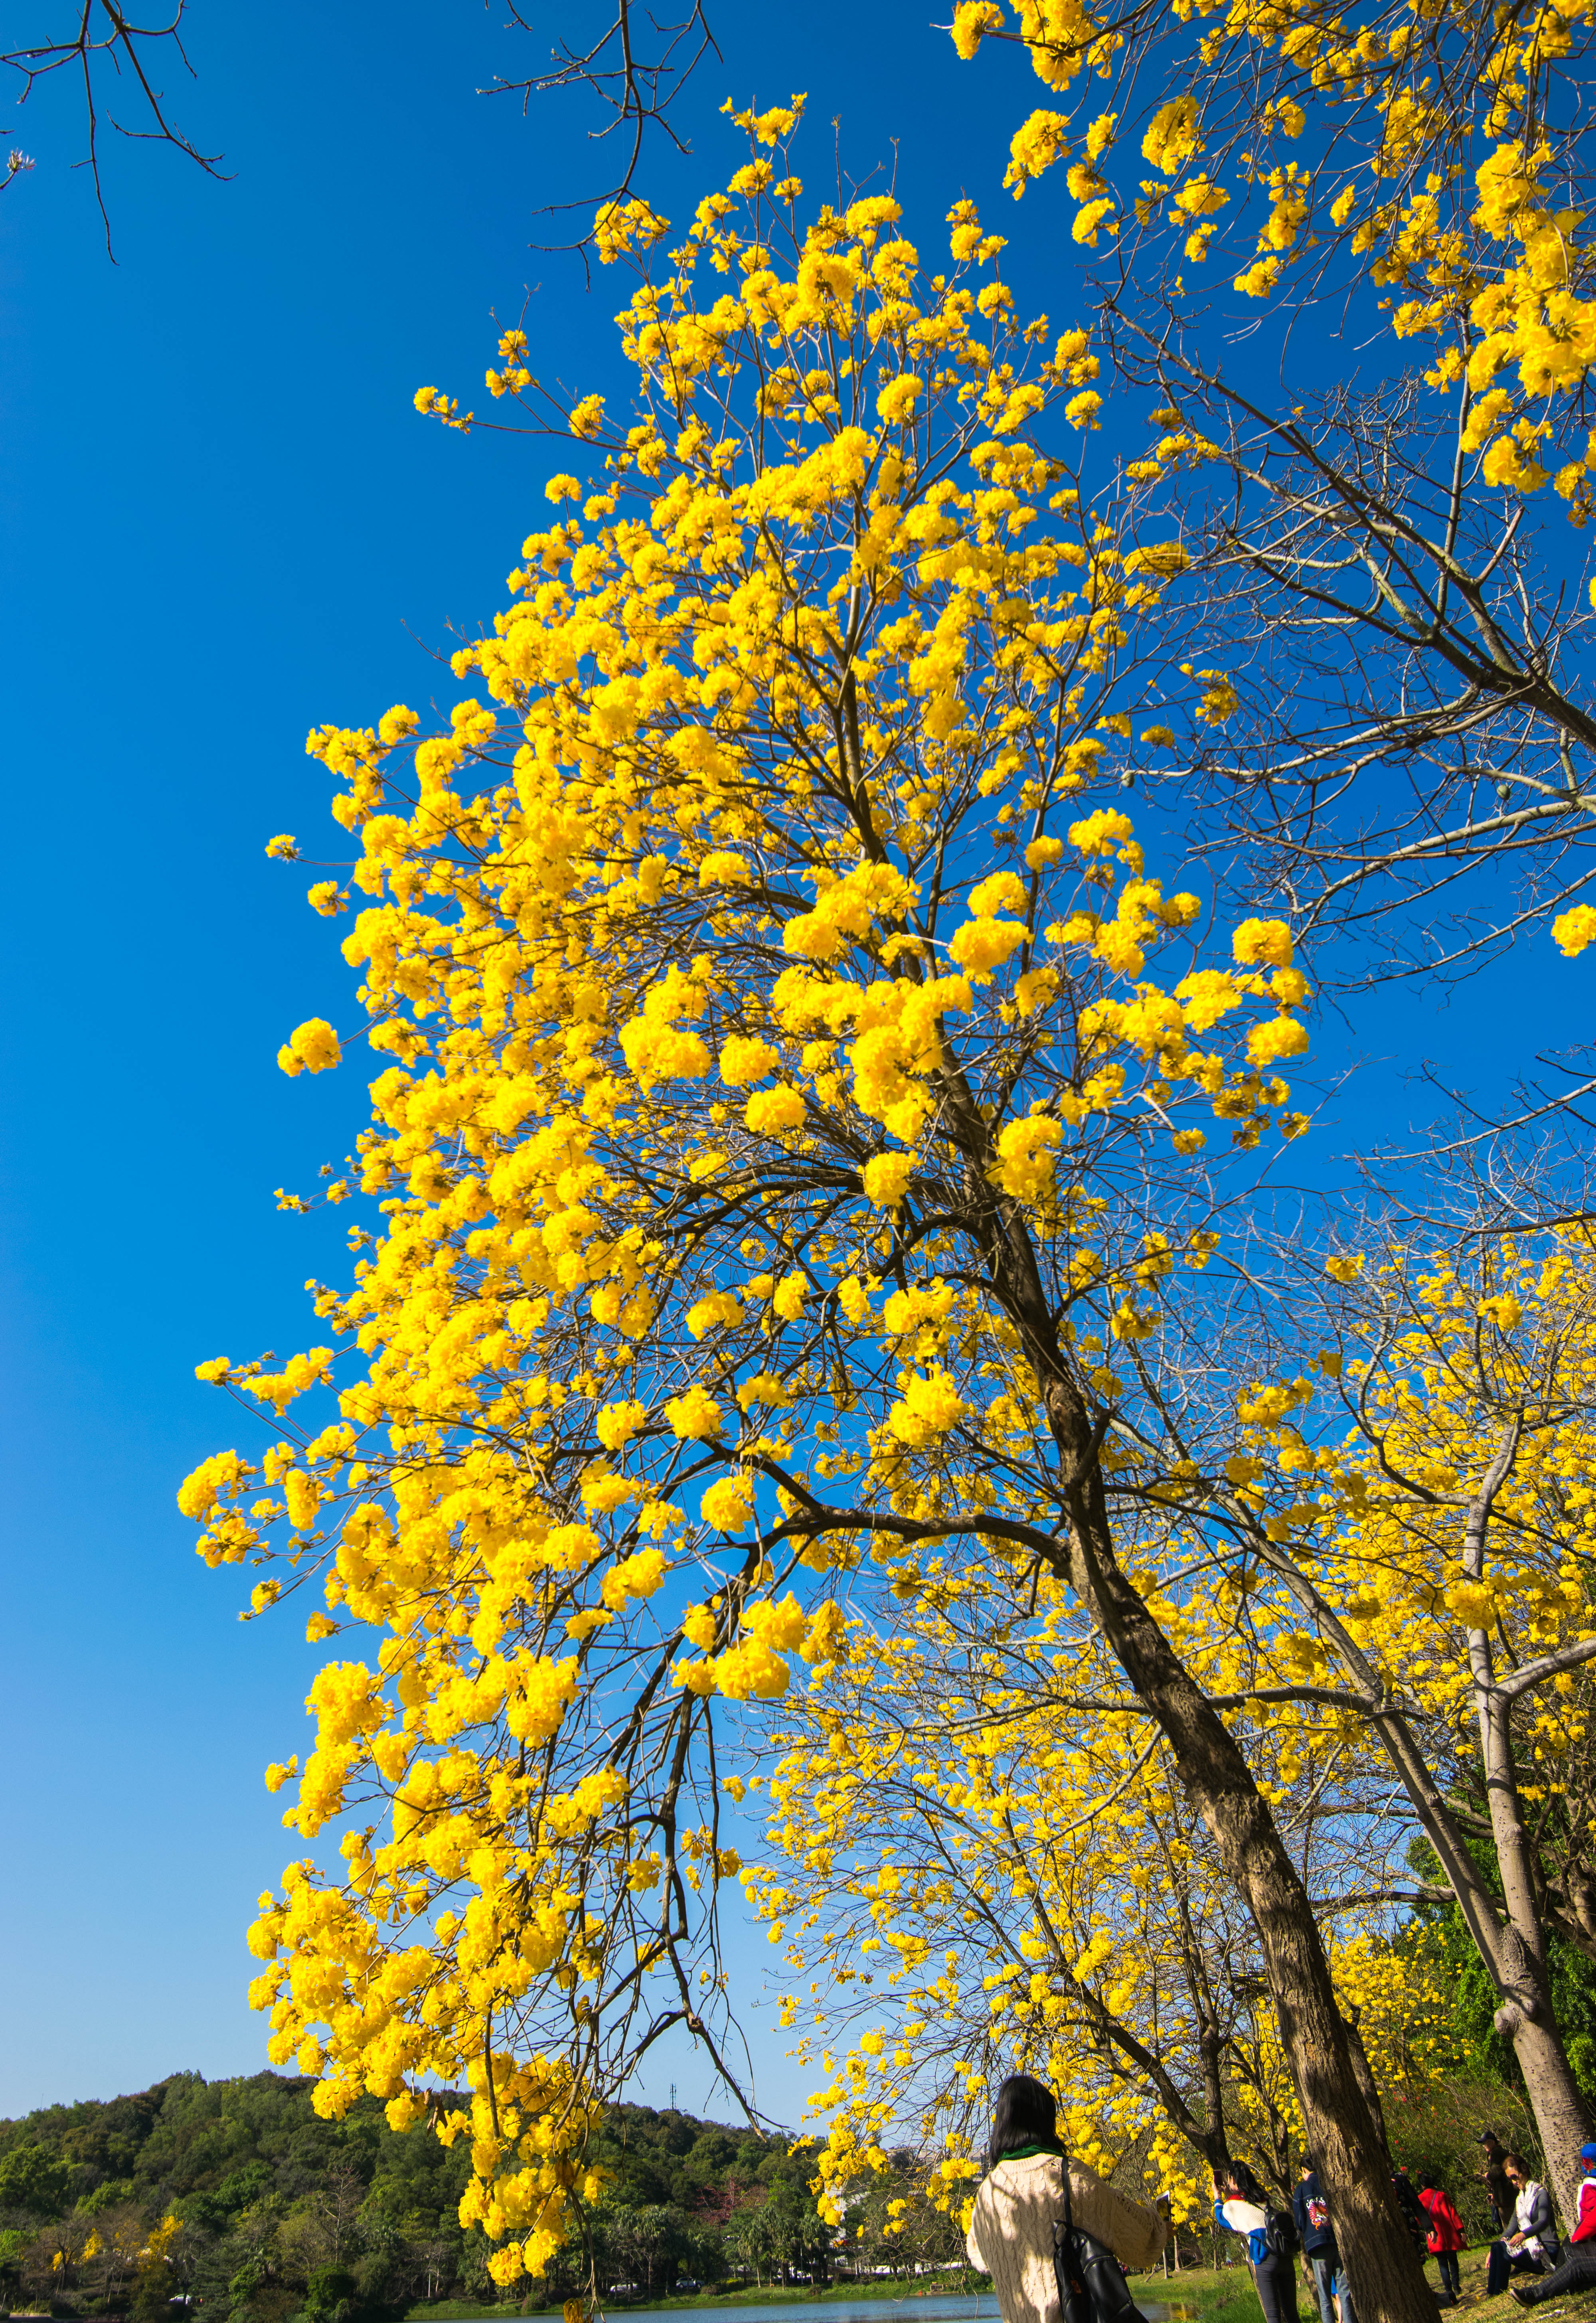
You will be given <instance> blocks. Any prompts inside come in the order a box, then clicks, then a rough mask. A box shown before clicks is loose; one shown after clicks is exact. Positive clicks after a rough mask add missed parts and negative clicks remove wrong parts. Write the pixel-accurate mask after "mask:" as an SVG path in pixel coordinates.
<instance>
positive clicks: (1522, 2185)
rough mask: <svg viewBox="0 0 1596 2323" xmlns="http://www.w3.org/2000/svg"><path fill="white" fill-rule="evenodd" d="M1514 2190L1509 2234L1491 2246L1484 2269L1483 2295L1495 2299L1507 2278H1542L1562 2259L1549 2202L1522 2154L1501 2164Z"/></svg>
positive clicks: (1508, 2157)
mask: <svg viewBox="0 0 1596 2323" xmlns="http://www.w3.org/2000/svg"><path fill="white" fill-rule="evenodd" d="M1502 2167H1503V2169H1504V2170H1505V2171H1507V2173H1508V2181H1509V2184H1510V2185H1511V2186H1512V2188H1513V2190H1514V2197H1515V2199H1514V2202H1513V2221H1512V2225H1511V2227H1509V2230H1508V2232H1507V2233H1506V2234H1505V2235H1503V2236H1501V2237H1500V2240H1498V2241H1496V2242H1493V2243H1492V2244H1491V2256H1490V2258H1489V2259H1488V2260H1487V2262H1486V2268H1485V2295H1486V2297H1487V2298H1488V2299H1494V2298H1495V2296H1496V2294H1497V2292H1498V2291H1505V2290H1506V2289H1507V2287H1508V2277H1509V2275H1510V2274H1545V2273H1546V2272H1547V2271H1548V2269H1549V2268H1552V2267H1555V2265H1556V2263H1557V2262H1558V2260H1559V2259H1560V2258H1561V2257H1562V2255H1563V2246H1562V2245H1561V2244H1560V2243H1559V2241H1558V2239H1557V2227H1556V2222H1555V2219H1554V2218H1553V2216H1552V2198H1551V2196H1550V2195H1549V2194H1548V2193H1547V2191H1546V2188H1545V2187H1544V2186H1543V2185H1542V2184H1541V2183H1540V2181H1539V2180H1538V2179H1535V2178H1532V2177H1531V2176H1530V2174H1529V2170H1528V2167H1527V2163H1526V2162H1525V2160H1524V2157H1523V2155H1522V2154H1521V2153H1509V2154H1508V2155H1507V2156H1506V2157H1505V2158H1504V2160H1503V2162H1502Z"/></svg>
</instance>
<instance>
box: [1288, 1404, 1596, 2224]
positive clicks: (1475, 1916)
mask: <svg viewBox="0 0 1596 2323" xmlns="http://www.w3.org/2000/svg"><path fill="white" fill-rule="evenodd" d="M1516 1449H1517V1438H1516V1437H1509V1442H1508V1443H1507V1444H1506V1445H1504V1446H1503V1447H1502V1450H1501V1452H1500V1453H1499V1455H1498V1456H1497V1458H1496V1459H1495V1460H1494V1461H1493V1462H1492V1464H1491V1468H1490V1469H1489V1470H1488V1472H1487V1474H1486V1476H1485V1478H1484V1481H1483V1482H1482V1483H1481V1488H1480V1491H1479V1492H1478V1493H1477V1494H1476V1496H1475V1498H1474V1499H1473V1501H1472V1502H1471V1503H1470V1506H1469V1510H1468V1514H1467V1519H1466V1522H1465V1527H1464V1543H1463V1569H1464V1571H1465V1572H1466V1573H1468V1574H1469V1575H1471V1577H1472V1578H1473V1579H1476V1580H1478V1579H1480V1578H1481V1575H1482V1574H1483V1571H1484V1564H1485V1543H1486V1535H1487V1529H1488V1527H1489V1523H1490V1518H1491V1507H1492V1504H1493V1502H1494V1501H1495V1498H1496V1495H1497V1493H1498V1492H1500V1489H1501V1486H1502V1483H1504V1481H1505V1479H1506V1477H1507V1475H1508V1474H1509V1471H1510V1469H1511V1466H1512V1460H1513V1456H1514V1454H1515V1452H1516ZM1252 1546H1253V1547H1256V1548H1257V1549H1258V1551H1259V1554H1260V1555H1261V1556H1262V1558H1263V1560H1264V1562H1265V1563H1266V1564H1267V1565H1269V1566H1270V1570H1271V1571H1272V1572H1274V1573H1276V1574H1277V1575H1279V1576H1280V1579H1281V1580H1283V1581H1284V1582H1285V1584H1286V1585H1287V1587H1288V1588H1289V1589H1290V1591H1291V1592H1292V1594H1293V1595H1294V1596H1295V1597H1296V1598H1297V1601H1298V1603H1299V1605H1300V1606H1301V1607H1302V1609H1303V1611H1304V1612H1305V1613H1306V1614H1307V1616H1308V1618H1309V1619H1310V1620H1311V1621H1312V1622H1313V1625H1314V1628H1315V1630H1316V1631H1317V1633H1318V1635H1319V1636H1320V1638H1321V1639H1323V1640H1324V1642H1325V1644H1326V1645H1327V1646H1328V1647H1329V1648H1330V1650H1331V1651H1332V1652H1333V1653H1334V1654H1335V1657H1336V1659H1337V1660H1338V1661H1339V1662H1340V1664H1341V1666H1342V1668H1343V1669H1344V1671H1345V1673H1346V1675H1347V1676H1348V1677H1349V1678H1351V1679H1352V1681H1353V1684H1354V1685H1356V1686H1357V1687H1358V1689H1359V1691H1360V1692H1361V1694H1362V1695H1363V1697H1364V1709H1365V1712H1366V1714H1367V1716H1368V1718H1369V1722H1370V1725H1371V1727H1372V1729H1373V1731H1374V1732H1375V1733H1376V1734H1377V1735H1378V1736H1379V1737H1380V1742H1381V1743H1382V1745H1383V1746H1384V1749H1385V1751H1386V1755H1387V1757H1388V1758H1390V1762H1391V1765H1392V1767H1394V1768H1395V1770H1396V1773H1397V1776H1398V1778H1399V1781H1400V1783H1401V1785H1402V1787H1403V1789H1404V1790H1405V1791H1406V1792H1407V1794H1408V1803H1409V1804H1410V1805H1411V1806H1412V1808H1413V1811H1414V1813H1415V1814H1416V1816H1417V1819H1418V1822H1419V1823H1420V1825H1421V1827H1422V1829H1423V1831H1424V1834H1425V1836H1426V1839H1427V1840H1428V1841H1429V1842H1430V1844H1431V1846H1432V1847H1433V1848H1434V1849H1435V1852H1436V1854H1437V1855H1438V1856H1439V1858H1440V1859H1441V1868H1442V1871H1443V1873H1444V1874H1445V1879H1446V1884H1447V1886H1448V1887H1450V1888H1451V1890H1452V1892H1453V1895H1454V1896H1455V1897H1456V1899H1457V1906H1458V1909H1459V1911H1460V1912H1461V1913H1462V1914H1463V1924H1464V1926H1465V1927H1466V1928H1467V1930H1468V1932H1469V1934H1470V1937H1471V1938H1472V1942H1473V1945H1474V1949H1475V1951H1477V1952H1478V1953H1479V1955H1480V1958H1481V1960H1482V1961H1483V1962H1484V1964H1485V1967H1486V1969H1488V1970H1489V1972H1490V1976H1491V1982H1492V1983H1493V1984H1494V1985H1495V1987H1496V1990H1497V1997H1498V2003H1499V2005H1498V2007H1497V2011H1496V2029H1497V2032H1498V2033H1499V2034H1500V2036H1501V2038H1502V2039H1503V2040H1504V2041H1506V2042H1507V2043H1509V2046H1510V2047H1511V2049H1512V2051H1513V2054H1514V2057H1515V2059H1516V2060H1517V2061H1518V2068H1519V2070H1520V2071H1521V2072H1522V2073H1523V2075H1524V2089H1525V2094H1526V2096H1527V2098H1528V2100H1529V2108H1530V2111H1531V2112H1532V2113H1533V2114H1534V2116H1535V2122H1536V2132H1537V2134H1538V2135H1539V2137H1540V2141H1541V2148H1542V2152H1543V2153H1544V2155H1545V2157H1546V2182H1547V2184H1548V2186H1549V2187H1550V2188H1551V2190H1552V2194H1553V2198H1554V2199H1555V2202H1556V2204H1557V2207H1558V2208H1559V2210H1560V2211H1561V2213H1562V2215H1563V2219H1564V2226H1565V2227H1572V2225H1573V2219H1574V2215H1575V2211H1576V2209H1577V2207H1578V2189H1579V2181H1580V2176H1581V2171H1580V2167H1579V2162H1578V2154H1579V2149H1580V2147H1581V2146H1582V2144H1584V2142H1585V2140H1586V2139H1587V2138H1588V2137H1589V2136H1590V2135H1591V2126H1590V2114H1589V2111H1588V2109H1587V2107H1586V2106H1585V2104H1584V2100H1583V2099H1582V2098H1581V2096H1580V2093H1579V2089H1578V2086H1577V2085H1576V2083H1575V2081H1574V2078H1573V2072H1572V2071H1571V2070H1570V2067H1569V2063H1568V2059H1567V2056H1566V2055H1565V2053H1564V2048H1563V2042H1562V2038H1561V2035H1560V2034H1559V2033H1558V2030H1557V2023H1556V2017H1555V2013H1554V2011H1553V2007H1552V1987H1551V1978H1550V1975H1549V1972H1548V1963H1547V1959H1546V1918H1545V1914H1544V1913H1543V1912H1542V1909H1541V1903H1540V1893H1539V1888H1538V1886H1537V1883H1536V1862H1535V1855H1534V1850H1533V1847H1532V1845H1531V1842H1530V1839H1529V1835H1528V1833H1527V1832H1526V1830H1525V1828H1524V1817H1523V1811H1522V1806H1521V1804H1520V1799H1519V1792H1518V1767H1517V1763H1516V1760H1515V1757H1514V1751H1513V1736H1512V1712H1511V1705H1510V1703H1509V1702H1508V1701H1506V1700H1505V1699H1504V1698H1503V1696H1502V1695H1501V1694H1500V1691H1499V1690H1498V1687H1497V1685H1496V1678H1495V1667H1494V1657H1493V1653H1492V1648H1491V1638H1490V1634H1489V1632H1488V1631H1485V1630H1474V1631H1472V1632H1471V1635H1470V1639H1469V1665H1470V1676H1471V1679H1472V1686H1473V1693H1474V1709H1475V1716H1476V1720H1477V1722H1478V1726H1479V1732H1480V1754H1481V1772H1482V1774H1483V1777H1484V1782H1485V1795H1486V1800H1487V1804H1488V1807H1489V1812H1490V1816H1491V1841H1492V1849H1493V1852H1494V1854H1495V1856H1496V1862H1497V1868H1498V1871H1499V1873H1500V1878H1501V1883H1502V1896H1503V1899H1504V1902H1505V1905H1506V1919H1505V1924H1504V1918H1503V1913H1502V1910H1501V1907H1500V1906H1499V1905H1498V1903H1497V1900H1496V1898H1495V1896H1493V1895H1492V1894H1491V1890H1490V1888H1489V1887H1487V1886H1486V1884H1485V1881H1484V1880H1483V1879H1482V1878H1481V1875H1480V1868H1479V1866H1478V1865H1477V1864H1476V1862H1475V1861H1474V1859H1473V1857H1472V1855H1471V1854H1470V1852H1469V1849H1468V1843H1467V1841H1466V1840H1465V1838H1464V1835H1463V1827H1462V1825H1461V1823H1459V1821H1458V1818H1457V1816H1456V1814H1455V1813H1454V1811H1453V1808H1452V1804H1451V1803H1450V1801H1449V1800H1448V1799H1447V1798H1446V1797H1445V1794H1444V1793H1443V1792H1442V1790H1441V1787H1440V1786H1439V1784H1438V1783H1437V1782H1436V1780H1435V1775H1434V1773H1433V1772H1432V1770H1431V1767H1430V1763H1429V1760H1428V1759H1427V1758H1426V1755H1425V1753H1424V1750H1423V1749H1422V1748H1421V1747H1420V1745H1419V1743H1418V1740H1417V1738H1416V1736H1415V1734H1414V1731H1413V1727H1412V1724H1411V1722H1409V1719H1408V1715H1407V1713H1406V1712H1405V1711H1404V1710H1403V1709H1402V1708H1401V1707H1400V1706H1399V1703H1396V1702H1395V1701H1393V1699H1392V1693H1391V1689H1390V1685H1389V1684H1388V1682H1387V1680H1386V1677H1385V1675H1384V1673H1383V1672H1382V1671H1381V1670H1380V1669H1378V1668H1377V1667H1376V1666H1375V1665H1374V1664H1373V1663H1372V1662H1371V1661H1370V1659H1369V1657H1368V1656H1367V1655H1366V1654H1365V1653H1364V1651H1363V1649H1362V1647H1361V1646H1360V1645H1359V1644H1358V1643H1357V1641H1356V1640H1355V1639H1353V1637H1352V1636H1351V1634H1350V1632H1349V1631H1348V1630H1347V1629H1346V1627H1345V1625H1344V1623H1343V1622H1342V1621H1340V1619H1339V1618H1338V1617H1337V1615H1336V1612H1335V1608H1334V1607H1333V1606H1331V1605H1329V1604H1327V1603H1326V1602H1325V1600H1324V1599H1323V1598H1322V1597H1321V1596H1320V1595H1319V1593H1318V1592H1317V1590H1316V1588H1315V1587H1314V1585H1313V1584H1312V1582H1311V1581H1310V1580H1309V1579H1308V1578H1307V1575H1306V1574H1303V1573H1301V1572H1299V1571H1298V1567H1297V1566H1296V1565H1294V1564H1293V1563H1292V1561H1291V1559H1290V1558H1289V1557H1288V1556H1284V1555H1283V1554H1282V1553H1281V1552H1280V1550H1279V1549H1278V1548H1276V1547H1274V1545H1273V1544H1272V1543H1271V1542H1269V1541H1267V1540H1266V1539H1265V1538H1264V1537H1263V1535H1262V1534H1261V1533H1256V1534H1254V1535H1253V1536H1252Z"/></svg>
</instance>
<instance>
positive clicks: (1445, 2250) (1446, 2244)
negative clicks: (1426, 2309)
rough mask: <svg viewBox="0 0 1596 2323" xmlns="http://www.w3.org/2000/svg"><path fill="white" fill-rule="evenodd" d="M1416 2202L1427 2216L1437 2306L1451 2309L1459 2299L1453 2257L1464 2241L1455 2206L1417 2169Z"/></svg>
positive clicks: (1460, 2291) (1460, 2290) (1460, 2288)
mask: <svg viewBox="0 0 1596 2323" xmlns="http://www.w3.org/2000/svg"><path fill="white" fill-rule="evenodd" d="M1418 2199H1419V2200H1420V2201H1421V2202H1422V2203H1423V2204H1424V2207H1425V2208H1426V2210H1427V2211H1428V2212H1429V2214H1430V2224H1429V2231H1428V2233H1427V2234H1426V2236H1425V2246H1426V2249H1427V2250H1428V2252H1429V2254H1430V2256H1431V2257H1432V2258H1433V2259H1434V2260H1435V2264H1436V2266H1437V2267H1438V2268H1439V2269H1440V2273H1441V2303H1442V2305H1443V2306H1444V2307H1455V2306H1456V2305H1457V2302H1458V2300H1460V2299H1461V2298H1462V2297H1463V2285H1462V2282H1460V2280H1459V2278H1458V2272H1457V2254H1458V2253H1459V2251H1460V2250H1462V2248H1463V2245H1464V2244H1465V2243H1466V2242H1467V2241H1468V2236H1467V2235H1465V2234H1464V2232H1463V2220H1462V2219H1461V2218H1460V2217H1458V2215H1457V2205H1456V2204H1455V2203H1454V2200H1453V2199H1452V2197H1451V2195H1450V2194H1449V2193H1447V2192H1446V2190H1445V2188H1444V2187H1442V2186H1438V2185H1437V2184H1436V2183H1435V2179H1434V2177H1433V2176H1432V2175H1431V2173H1430V2171H1427V2170H1421V2171H1419V2173H1418Z"/></svg>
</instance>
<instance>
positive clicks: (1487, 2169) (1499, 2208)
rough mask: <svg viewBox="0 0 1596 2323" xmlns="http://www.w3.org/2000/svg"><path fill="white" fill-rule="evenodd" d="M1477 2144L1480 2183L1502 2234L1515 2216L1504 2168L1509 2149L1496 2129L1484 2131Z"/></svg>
mask: <svg viewBox="0 0 1596 2323" xmlns="http://www.w3.org/2000/svg"><path fill="white" fill-rule="evenodd" d="M1477 2143H1478V2144H1479V2147H1480V2151H1481V2164H1480V2170H1479V2173H1478V2174H1479V2178H1480V2181H1481V2185H1482V2186H1483V2187H1484V2189H1485V2192H1486V2196H1487V2199H1489V2201H1490V2203H1491V2217H1493V2218H1494V2219H1495V2220H1496V2230H1497V2232H1498V2234H1500V2233H1502V2232H1503V2231H1504V2229H1505V2228H1506V2227H1507V2225H1508V2222H1509V2219H1510V2218H1511V2217H1512V2215H1513V2188H1512V2184H1511V2181H1509V2177H1508V2173H1507V2171H1506V2169H1505V2168H1504V2166H1503V2165H1504V2164H1505V2162H1506V2161H1507V2158H1508V2155H1507V2148H1506V2147H1505V2146H1504V2145H1503V2144H1502V2142H1501V2140H1500V2137H1499V2136H1498V2135H1497V2134H1496V2132H1495V2130H1494V2129H1482V2130H1481V2132H1480V2135H1479V2138H1478V2141H1477Z"/></svg>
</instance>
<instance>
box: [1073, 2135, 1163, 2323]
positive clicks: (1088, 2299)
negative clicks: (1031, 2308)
mask: <svg viewBox="0 0 1596 2323" xmlns="http://www.w3.org/2000/svg"><path fill="white" fill-rule="evenodd" d="M1059 2176H1060V2177H1061V2178H1062V2179H1063V2181H1064V2215H1063V2217H1061V2218H1055V2219H1054V2220H1053V2278H1054V2281H1055V2282H1057V2283H1058V2286H1059V2323H1147V2318H1146V2317H1145V2316H1144V2315H1143V2314H1142V2309H1140V2308H1139V2307H1138V2306H1137V2304H1136V2302H1135V2300H1133V2298H1132V2296H1131V2286H1130V2284H1129V2283H1128V2282H1126V2281H1125V2271H1124V2267H1123V2266H1121V2264H1120V2263H1119V2261H1118V2259H1116V2258H1115V2256H1114V2253H1113V2252H1112V2251H1111V2250H1110V2249H1109V2247H1108V2245H1107V2244H1106V2243H1103V2242H1099V2241H1098V2239H1097V2237H1096V2235H1089V2234H1087V2230H1086V2228H1085V2227H1078V2226H1077V2225H1076V2223H1075V2217H1074V2213H1073V2211H1072V2210H1071V2208H1070V2203H1069V2162H1068V2161H1066V2160H1063V2159H1060V2161H1059Z"/></svg>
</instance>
